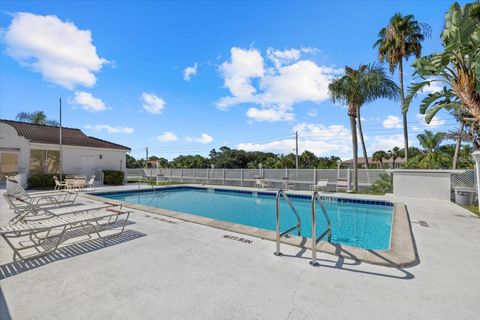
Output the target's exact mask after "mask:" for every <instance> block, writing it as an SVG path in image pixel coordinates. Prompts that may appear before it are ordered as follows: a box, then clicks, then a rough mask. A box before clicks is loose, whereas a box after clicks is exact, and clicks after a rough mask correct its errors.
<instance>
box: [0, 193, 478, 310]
mask: <svg viewBox="0 0 480 320" xmlns="http://www.w3.org/2000/svg"><path fill="white" fill-rule="evenodd" d="M105 190H106V189H105ZM0 192H3V191H0ZM349 197H350V195H349ZM368 198H376V197H370V196H369V197H368ZM395 201H401V202H404V203H406V205H407V209H408V212H409V215H410V219H411V222H412V230H413V234H414V236H415V242H416V246H417V249H418V255H419V262H420V263H419V264H417V265H415V266H413V267H410V268H387V267H383V266H377V265H371V264H366V263H359V262H357V261H354V260H350V259H346V258H343V257H335V256H332V255H328V254H325V253H319V255H318V257H319V262H320V265H321V266H320V267H317V268H314V267H311V266H310V265H309V264H308V261H309V259H310V251H309V250H305V249H299V248H297V247H294V246H289V245H283V246H282V251H283V252H284V253H285V254H287V255H286V256H283V257H276V256H274V255H273V252H274V250H275V244H274V243H273V242H271V241H268V240H262V239H259V238H255V237H250V236H245V235H242V234H238V233H235V232H232V231H225V230H219V229H215V228H211V227H208V226H203V225H199V224H194V223H189V222H185V221H182V220H177V219H174V218H170V217H162V216H159V215H154V214H151V213H145V212H142V211H138V210H135V211H134V212H133V213H132V215H131V220H132V222H133V223H132V224H130V225H128V227H127V229H128V230H127V231H126V232H125V233H124V234H123V235H122V236H119V237H118V238H117V239H114V238H112V241H108V242H107V243H102V242H98V241H97V239H93V240H90V241H87V242H86V243H85V244H78V245H72V246H70V248H62V249H61V251H60V252H59V254H57V255H56V256H51V257H48V259H42V260H40V259H38V260H36V261H32V262H31V263H28V264H19V263H11V259H12V257H11V256H12V252H11V250H10V248H8V247H7V245H6V244H5V242H4V241H3V239H2V240H1V241H0V279H2V280H0V288H1V291H0V318H1V319H9V318H12V319H85V318H88V319H105V318H114V319H127V318H135V319H159V318H160V319H161V318H164V319H192V318H195V319H225V318H229V319H272V318H277V319H321V318H332V319H432V318H433V319H473V318H476V317H477V316H478V314H479V312H480V304H479V303H478V292H479V287H480V272H479V266H480V253H479V250H478V245H479V243H480V219H477V218H475V217H474V216H473V215H472V214H471V213H470V212H468V211H466V210H465V209H463V208H460V207H458V206H456V205H455V204H453V203H450V202H441V201H425V200H417V199H406V198H404V199H395ZM10 217H11V212H10V210H9V209H8V207H7V205H6V203H5V201H4V199H3V197H0V225H4V224H6V222H7V221H8V220H9V218H10ZM420 221H423V222H426V223H427V225H428V227H426V226H422V225H425V223H423V222H422V225H421V224H420Z"/></svg>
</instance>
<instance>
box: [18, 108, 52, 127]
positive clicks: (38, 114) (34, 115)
mask: <svg viewBox="0 0 480 320" xmlns="http://www.w3.org/2000/svg"><path fill="white" fill-rule="evenodd" d="M15 118H16V119H17V120H18V121H24V122H30V123H33V124H46V125H50V126H58V125H59V124H58V122H57V121H56V120H51V119H48V118H47V115H46V114H45V112H43V111H34V112H31V113H29V112H19V113H17V116H16V117H15Z"/></svg>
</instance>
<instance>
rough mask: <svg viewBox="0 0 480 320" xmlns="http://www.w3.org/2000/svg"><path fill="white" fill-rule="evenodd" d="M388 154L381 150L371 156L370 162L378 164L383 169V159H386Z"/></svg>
mask: <svg viewBox="0 0 480 320" xmlns="http://www.w3.org/2000/svg"><path fill="white" fill-rule="evenodd" d="M387 157H388V154H387V153H386V152H385V151H383V150H378V151H375V152H374V153H373V155H372V160H373V161H376V162H380V167H381V168H382V169H383V159H386V158H387Z"/></svg>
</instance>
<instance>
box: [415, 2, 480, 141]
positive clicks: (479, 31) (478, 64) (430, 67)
mask: <svg viewBox="0 0 480 320" xmlns="http://www.w3.org/2000/svg"><path fill="white" fill-rule="evenodd" d="M471 8H472V4H466V5H465V6H463V7H461V6H460V5H459V4H458V3H454V4H452V6H451V7H450V11H449V12H448V13H447V14H446V15H445V28H444V30H443V32H442V37H441V38H442V45H443V47H444V49H443V51H442V52H440V53H436V54H431V55H428V56H424V57H421V58H419V59H417V60H416V61H415V62H414V63H413V67H414V68H415V74H416V75H417V77H418V78H420V79H421V80H422V82H419V83H415V84H413V85H412V87H411V88H410V95H409V97H408V98H407V101H406V104H409V103H410V101H411V100H412V98H413V97H414V96H415V95H416V94H417V92H419V91H421V90H422V88H424V87H425V86H427V85H430V84H431V83H432V82H441V83H443V84H444V85H447V86H448V87H449V88H446V87H445V88H444V90H443V91H442V92H440V93H437V94H436V95H434V94H429V95H427V96H426V97H425V98H424V99H423V101H422V102H421V105H420V112H422V109H423V110H425V111H424V112H426V114H427V115H428V113H430V114H431V115H432V116H431V117H433V115H434V114H435V113H436V112H437V111H438V110H440V109H441V108H446V107H450V108H458V107H462V108H465V109H466V111H467V112H468V113H469V114H470V115H471V118H472V120H473V121H472V124H471V130H472V135H473V136H474V137H477V132H478V126H479V124H480V49H479V48H480V21H479V20H476V19H474V18H472V15H471V14H470V12H471ZM439 99H443V100H439ZM439 101H442V102H441V103H440V102H439ZM426 119H427V118H426ZM475 145H477V147H478V142H477V141H476V139H475Z"/></svg>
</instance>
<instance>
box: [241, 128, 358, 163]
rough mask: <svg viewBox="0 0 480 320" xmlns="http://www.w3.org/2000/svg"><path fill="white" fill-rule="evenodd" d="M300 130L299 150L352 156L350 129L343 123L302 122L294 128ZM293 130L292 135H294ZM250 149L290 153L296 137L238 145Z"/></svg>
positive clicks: (322, 154) (319, 154) (318, 153)
mask: <svg viewBox="0 0 480 320" xmlns="http://www.w3.org/2000/svg"><path fill="white" fill-rule="evenodd" d="M297 130H298V132H299V152H300V153H302V152H303V151H305V150H308V151H311V152H313V153H315V154H316V155H318V156H327V155H331V154H336V155H339V156H341V157H351V136H350V129H348V128H346V127H345V126H343V125H331V126H324V125H322V124H311V123H301V124H299V125H297V126H295V127H294V128H293V130H292V131H293V132H295V131H297ZM293 132H292V137H293ZM237 147H238V148H239V149H243V150H248V151H268V152H275V153H283V154H288V153H291V152H294V148H295V139H294V138H292V139H283V140H276V141H271V142H267V143H255V142H247V143H241V144H239V145H238V146H237Z"/></svg>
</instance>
